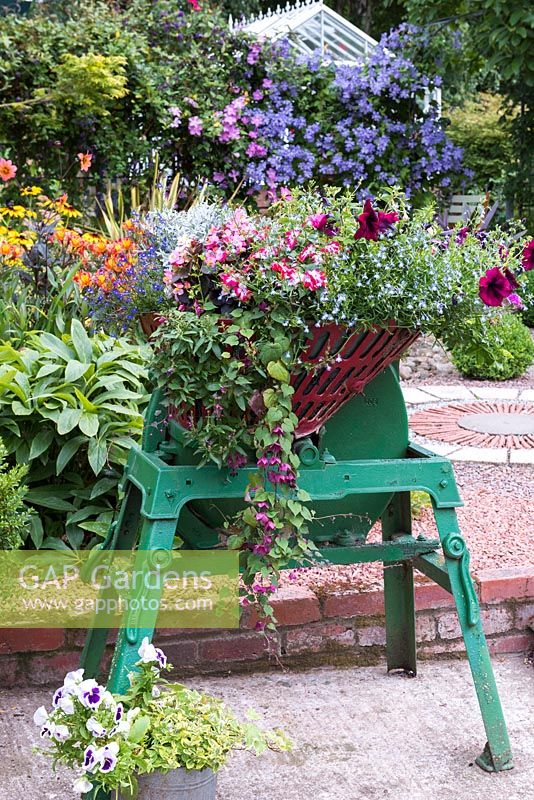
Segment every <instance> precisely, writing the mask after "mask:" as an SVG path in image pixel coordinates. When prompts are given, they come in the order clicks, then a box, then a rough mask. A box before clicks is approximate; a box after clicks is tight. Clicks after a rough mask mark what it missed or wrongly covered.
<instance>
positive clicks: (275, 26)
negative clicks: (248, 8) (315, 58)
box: [231, 0, 377, 63]
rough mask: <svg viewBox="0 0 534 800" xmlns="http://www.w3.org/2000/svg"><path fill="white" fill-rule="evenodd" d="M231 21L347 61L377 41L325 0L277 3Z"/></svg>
mask: <svg viewBox="0 0 534 800" xmlns="http://www.w3.org/2000/svg"><path fill="white" fill-rule="evenodd" d="M231 24H232V25H233V27H236V28H241V29H243V30H246V31H248V32H249V33H253V34H255V35H256V36H258V37H259V38H261V37H264V36H265V37H268V38H271V39H277V38H279V37H282V36H287V37H288V38H289V39H290V41H291V42H292V44H293V46H294V47H296V48H297V49H298V50H300V51H301V52H303V53H307V54H310V53H316V52H320V53H322V55H323V57H325V58H331V59H333V60H334V61H338V62H344V63H354V62H359V61H364V60H365V59H366V57H367V55H368V53H369V52H370V51H371V50H372V49H373V48H374V47H376V44H377V42H376V40H375V39H372V38H371V37H370V36H368V35H367V34H366V33H364V32H363V31H361V30H359V28H357V27H356V26H355V25H353V24H352V23H351V22H349V21H348V20H346V19H344V17H342V16H340V15H339V14H336V12H335V11H332V9H331V8H328V6H325V4H324V3H323V2H322V0H321V2H316V1H315V0H304V1H302V0H298V2H296V3H294V4H293V5H291V4H290V3H288V4H287V5H286V6H285V8H280V6H278V8H277V9H276V10H275V11H267V12H266V13H265V14H260V15H259V16H258V17H254V18H252V19H248V20H240V21H239V22H233V23H231Z"/></svg>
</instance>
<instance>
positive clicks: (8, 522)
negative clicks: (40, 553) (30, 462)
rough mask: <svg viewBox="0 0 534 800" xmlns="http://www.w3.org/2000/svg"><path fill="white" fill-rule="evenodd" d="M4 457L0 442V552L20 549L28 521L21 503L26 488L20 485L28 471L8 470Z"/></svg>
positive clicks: (14, 468)
mask: <svg viewBox="0 0 534 800" xmlns="http://www.w3.org/2000/svg"><path fill="white" fill-rule="evenodd" d="M6 456H7V450H6V448H5V447H4V445H3V444H2V442H0V550H12V549H15V548H17V547H20V545H21V544H22V540H23V538H24V536H25V534H26V533H27V525H28V520H29V515H28V512H27V511H26V510H25V508H24V503H23V499H24V495H25V493H26V487H25V486H24V485H23V483H22V482H23V480H24V476H25V475H26V473H27V471H28V470H27V468H26V467H25V466H22V465H20V466H16V467H12V468H11V469H8V467H7V464H6Z"/></svg>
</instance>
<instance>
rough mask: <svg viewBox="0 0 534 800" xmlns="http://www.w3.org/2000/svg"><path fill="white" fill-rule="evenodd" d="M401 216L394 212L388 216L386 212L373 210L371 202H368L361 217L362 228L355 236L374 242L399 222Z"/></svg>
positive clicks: (359, 218) (359, 219)
mask: <svg viewBox="0 0 534 800" xmlns="http://www.w3.org/2000/svg"><path fill="white" fill-rule="evenodd" d="M398 219H399V215H398V214H397V213H396V212H395V211H392V212H391V213H390V214H386V213H385V212H384V211H377V210H376V209H375V208H373V204H372V202H371V200H366V201H365V204H364V206H363V213H362V214H360V215H359V217H358V221H359V223H360V227H359V228H358V230H357V231H356V233H355V234H354V238H355V239H370V240H372V241H374V242H376V240H377V239H378V237H379V235H380V234H381V233H385V232H386V231H387V230H389V229H390V228H391V226H392V225H393V223H394V222H397V221H398Z"/></svg>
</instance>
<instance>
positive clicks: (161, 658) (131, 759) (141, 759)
mask: <svg viewBox="0 0 534 800" xmlns="http://www.w3.org/2000/svg"><path fill="white" fill-rule="evenodd" d="M139 656H140V660H139V661H138V662H137V664H136V670H135V672H133V673H131V674H130V688H129V689H128V691H127V692H126V693H125V694H124V695H114V694H112V693H111V692H109V691H106V689H105V688H104V687H103V686H99V685H98V684H97V682H96V681H95V680H91V679H86V680H84V679H83V670H76V671H75V672H69V673H68V674H67V676H66V677H65V681H64V683H63V686H61V687H60V688H59V689H58V690H57V691H56V692H55V693H54V698H53V701H52V705H53V708H52V710H51V711H50V713H49V712H48V711H47V710H46V708H45V707H44V706H41V707H40V708H39V709H37V711H36V712H35V714H34V722H35V724H36V725H38V726H39V728H40V731H41V737H42V738H43V739H45V740H49V743H50V748H49V749H47V750H45V751H44V752H45V753H46V754H47V755H49V756H50V757H51V758H52V759H53V761H54V764H56V763H61V764H65V765H67V766H68V767H70V768H72V769H74V770H76V772H77V773H78V777H77V778H76V780H75V781H74V790H75V791H78V792H82V793H90V794H88V795H86V796H87V797H91V798H94V797H96V796H97V795H98V792H99V790H101V789H103V790H105V791H108V792H113V796H114V797H115V796H116V794H117V793H118V791H119V790H122V796H128V797H135V796H136V795H137V777H138V776H140V775H146V774H150V773H152V772H156V771H158V772H162V773H165V772H169V771H170V770H176V769H180V768H185V769H189V770H202V769H206V768H209V769H212V770H214V771H217V770H219V769H220V768H221V767H222V766H223V765H224V764H225V763H226V761H227V759H228V756H229V754H230V753H231V752H232V751H234V750H248V751H250V752H253V753H256V754H260V753H262V752H264V751H265V750H266V749H271V750H277V751H283V750H289V749H290V743H289V740H288V739H287V737H286V736H285V735H284V734H283V733H281V732H280V731H278V730H263V729H261V728H259V727H258V726H257V725H255V724H253V723H252V722H241V721H240V720H239V719H237V717H235V715H234V714H233V713H232V712H231V711H230V709H229V708H228V707H227V706H226V705H225V704H224V703H223V702H222V701H221V700H217V699H216V698H215V697H211V696H210V695H207V694H203V693H200V692H197V691H194V690H192V689H188V688H186V687H185V686H181V685H179V684H171V683H169V682H168V681H166V680H164V679H163V678H162V677H161V671H162V670H163V669H165V670H169V669H171V666H170V665H169V664H167V658H166V656H165V654H164V653H163V652H162V651H161V650H160V649H159V648H157V647H154V645H152V644H150V643H149V641H148V638H146V637H145V639H144V640H143V642H142V644H141V647H140V648H139ZM249 716H250V717H252V716H255V715H253V714H252V713H250V712H249Z"/></svg>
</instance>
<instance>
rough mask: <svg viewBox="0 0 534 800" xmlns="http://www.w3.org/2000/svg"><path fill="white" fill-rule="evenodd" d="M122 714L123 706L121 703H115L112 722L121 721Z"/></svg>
mask: <svg viewBox="0 0 534 800" xmlns="http://www.w3.org/2000/svg"><path fill="white" fill-rule="evenodd" d="M123 714H124V706H123V704H122V703H117V707H116V709H115V715H114V717H113V719H114V721H115V722H117V723H118V722H120V721H121V719H122V716H123Z"/></svg>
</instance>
